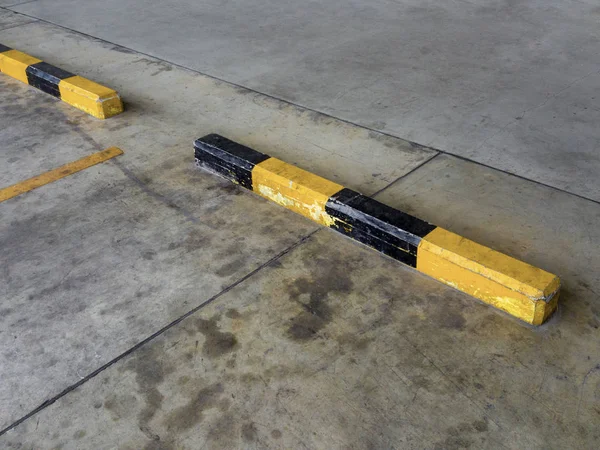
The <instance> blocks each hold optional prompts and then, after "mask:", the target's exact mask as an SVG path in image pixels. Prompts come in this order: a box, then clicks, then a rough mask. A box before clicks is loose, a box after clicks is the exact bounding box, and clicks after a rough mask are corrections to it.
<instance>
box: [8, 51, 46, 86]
mask: <svg viewBox="0 0 600 450" xmlns="http://www.w3.org/2000/svg"><path fill="white" fill-rule="evenodd" d="M39 62H42V60H41V59H37V58H34V57H33V56H29V55H28V54H26V53H23V52H20V51H18V50H9V51H7V52H4V53H0V72H2V73H5V74H6V75H8V76H10V77H13V78H16V79H17V80H19V81H21V82H23V83H25V84H28V81H27V73H26V72H25V71H26V70H27V67H29V66H30V65H32V64H36V63H39Z"/></svg>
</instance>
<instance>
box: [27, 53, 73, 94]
mask: <svg viewBox="0 0 600 450" xmlns="http://www.w3.org/2000/svg"><path fill="white" fill-rule="evenodd" d="M25 73H26V74H27V82H28V83H29V84H30V85H31V86H33V87H36V88H38V89H40V90H41V91H44V92H46V93H47V94H50V95H53V96H54V97H57V98H60V90H59V89H58V84H59V83H60V80H64V79H65V78H71V77H73V76H75V74H72V73H71V72H67V71H66V70H62V69H59V68H58V67H54V66H53V65H51V64H48V63H46V62H43V61H42V62H39V63H35V64H32V65H30V66H29V67H27V69H26V70H25Z"/></svg>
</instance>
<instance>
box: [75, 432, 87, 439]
mask: <svg viewBox="0 0 600 450" xmlns="http://www.w3.org/2000/svg"><path fill="white" fill-rule="evenodd" d="M85 434H86V433H85V431H84V430H78V431H77V432H76V433H75V434H74V435H73V438H74V439H82V438H84V437H85Z"/></svg>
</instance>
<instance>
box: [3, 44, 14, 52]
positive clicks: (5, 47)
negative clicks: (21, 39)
mask: <svg viewBox="0 0 600 450" xmlns="http://www.w3.org/2000/svg"><path fill="white" fill-rule="evenodd" d="M9 50H12V48H10V47H7V46H6V45H2V44H0V53H4V52H7V51H9Z"/></svg>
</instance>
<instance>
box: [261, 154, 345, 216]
mask: <svg viewBox="0 0 600 450" xmlns="http://www.w3.org/2000/svg"><path fill="white" fill-rule="evenodd" d="M343 188H344V186H342V185H340V184H337V183H334V182H332V181H329V180H326V179H325V178H321V177H320V176H318V175H315V174H312V173H310V172H307V171H306V170H302V169H300V168H298V167H296V166H294V165H292V164H288V163H286V162H284V161H281V160H280V159H277V158H269V159H267V160H265V161H263V162H261V163H259V164H257V165H256V166H254V169H253V170H252V189H253V191H254V192H256V193H257V194H260V195H261V196H263V197H265V198H268V199H269V200H272V201H274V202H275V203H278V204H280V205H281V206H285V207H286V208H288V209H291V210H292V211H295V212H297V213H299V214H302V215H303V216H305V217H308V218H309V219H312V220H314V221H316V222H319V223H320V224H322V225H326V226H330V225H331V224H333V222H334V219H333V218H332V217H331V216H330V215H329V214H327V213H326V212H325V204H326V203H327V200H329V197H331V196H332V195H333V194H335V193H337V192H339V191H341V190H342V189H343Z"/></svg>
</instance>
